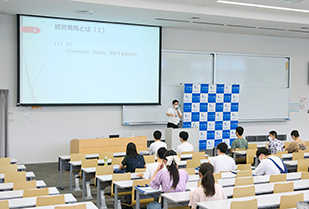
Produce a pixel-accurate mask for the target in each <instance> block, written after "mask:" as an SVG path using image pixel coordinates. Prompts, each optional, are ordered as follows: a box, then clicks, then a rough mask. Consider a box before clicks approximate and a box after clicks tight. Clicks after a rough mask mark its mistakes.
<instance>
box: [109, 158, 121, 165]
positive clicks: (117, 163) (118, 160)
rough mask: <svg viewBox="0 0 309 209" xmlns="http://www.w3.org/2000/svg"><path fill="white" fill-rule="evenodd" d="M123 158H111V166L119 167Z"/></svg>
mask: <svg viewBox="0 0 309 209" xmlns="http://www.w3.org/2000/svg"><path fill="white" fill-rule="evenodd" d="M123 159H124V157H113V159H112V165H120V164H121V162H122V161H123Z"/></svg>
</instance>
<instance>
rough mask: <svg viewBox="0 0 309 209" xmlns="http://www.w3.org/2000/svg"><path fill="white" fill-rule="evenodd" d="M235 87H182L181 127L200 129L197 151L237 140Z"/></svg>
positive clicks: (238, 87) (195, 85) (213, 85)
mask: <svg viewBox="0 0 309 209" xmlns="http://www.w3.org/2000/svg"><path fill="white" fill-rule="evenodd" d="M239 90H240V86H239V85H238V84H234V85H225V84H185V88H184V104H183V112H184V113H183V114H184V117H183V127H184V128H191V127H197V128H199V130H200V133H199V140H200V143H199V144H200V149H206V148H207V149H212V148H213V147H214V146H217V145H218V144H219V143H220V142H225V143H227V144H229V145H231V143H232V142H233V141H234V139H235V138H236V135H235V129H236V127H237V126H238V108H239V106H238V105H239Z"/></svg>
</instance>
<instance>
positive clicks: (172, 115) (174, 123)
mask: <svg viewBox="0 0 309 209" xmlns="http://www.w3.org/2000/svg"><path fill="white" fill-rule="evenodd" d="M172 104H173V106H172V107H171V108H169V109H168V110H167V112H166V116H168V123H167V127H168V128H179V127H178V124H179V121H180V118H182V114H181V112H180V110H179V102H178V100H176V99H175V100H173V102H172Z"/></svg>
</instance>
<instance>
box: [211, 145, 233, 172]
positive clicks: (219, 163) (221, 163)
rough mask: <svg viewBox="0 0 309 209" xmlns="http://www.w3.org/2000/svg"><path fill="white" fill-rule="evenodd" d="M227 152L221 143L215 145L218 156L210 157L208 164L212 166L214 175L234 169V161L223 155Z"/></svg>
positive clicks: (225, 146)
mask: <svg viewBox="0 0 309 209" xmlns="http://www.w3.org/2000/svg"><path fill="white" fill-rule="evenodd" d="M226 151H227V144H226V143H224V142H221V143H219V144H218V145H217V154H218V156H216V157H212V158H211V159H210V161H209V162H210V163H211V164H212V165H213V166H214V168H215V170H214V172H215V173H220V172H221V171H230V170H234V169H236V164H235V160H234V159H233V158H231V157H230V156H227V155H226V154H225V153H226Z"/></svg>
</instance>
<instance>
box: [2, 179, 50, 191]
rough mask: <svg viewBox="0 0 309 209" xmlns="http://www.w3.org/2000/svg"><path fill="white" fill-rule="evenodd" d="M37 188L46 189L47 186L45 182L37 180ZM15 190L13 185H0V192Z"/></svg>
mask: <svg viewBox="0 0 309 209" xmlns="http://www.w3.org/2000/svg"><path fill="white" fill-rule="evenodd" d="M36 186H37V187H38V188H41V187H46V184H45V182H44V181H43V180H37V181H36ZM12 189H13V183H1V184H0V190H12Z"/></svg>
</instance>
